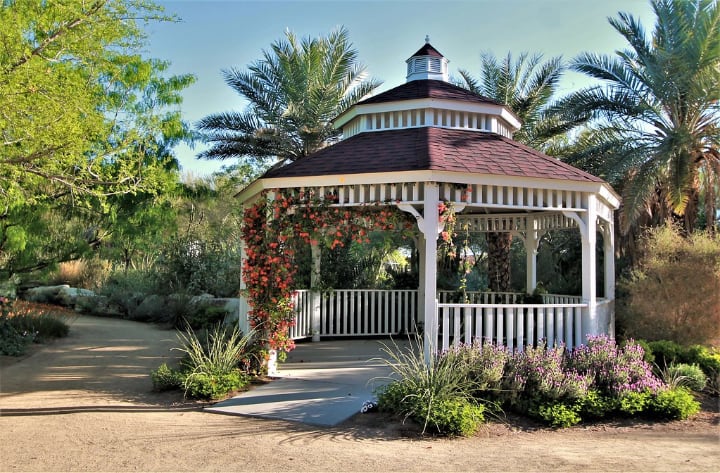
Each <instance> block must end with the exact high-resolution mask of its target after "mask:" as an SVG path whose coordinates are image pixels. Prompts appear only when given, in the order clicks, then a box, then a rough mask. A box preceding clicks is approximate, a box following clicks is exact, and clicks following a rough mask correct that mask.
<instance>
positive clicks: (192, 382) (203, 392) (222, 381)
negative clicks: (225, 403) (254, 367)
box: [185, 370, 250, 399]
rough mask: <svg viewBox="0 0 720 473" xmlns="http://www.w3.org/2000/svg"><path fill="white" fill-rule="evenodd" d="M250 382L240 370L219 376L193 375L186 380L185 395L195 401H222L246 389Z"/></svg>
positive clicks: (218, 374)
mask: <svg viewBox="0 0 720 473" xmlns="http://www.w3.org/2000/svg"><path fill="white" fill-rule="evenodd" d="M249 382H250V378H249V377H248V375H247V374H246V373H243V372H242V371H240V370H233V371H230V372H227V373H217V374H213V373H193V374H189V375H188V376H187V378H186V379H185V394H186V395H187V396H188V397H190V398H193V399H220V398H222V397H224V396H226V395H227V394H228V393H231V392H233V391H237V390H239V389H242V388H244V387H245V386H247V385H248V383H249Z"/></svg>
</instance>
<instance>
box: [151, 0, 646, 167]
mask: <svg viewBox="0 0 720 473" xmlns="http://www.w3.org/2000/svg"><path fill="white" fill-rule="evenodd" d="M159 3H160V4H161V5H163V6H164V7H165V8H166V11H167V13H174V14H177V15H178V16H179V17H180V18H181V21H180V22H179V23H166V24H152V25H150V26H149V27H148V28H147V31H148V33H149V48H148V51H147V54H148V56H151V57H155V58H160V59H165V60H169V61H170V62H171V63H172V66H171V69H170V72H171V73H174V74H181V73H182V74H184V73H192V74H195V75H196V76H197V82H196V83H195V84H194V85H193V86H191V87H190V88H188V89H187V90H186V92H185V94H184V104H183V106H182V110H183V116H184V119H185V120H187V121H189V122H192V123H194V122H196V121H197V120H199V119H201V118H202V117H204V116H206V115H209V114H211V113H216V112H221V111H229V110H242V109H244V108H245V106H246V104H245V102H244V101H243V100H242V99H241V98H240V96H238V95H237V94H236V93H235V92H234V91H233V90H232V89H231V88H230V87H228V86H227V85H226V84H225V83H224V82H223V80H222V75H221V70H222V69H227V68H230V67H239V68H244V67H246V66H247V65H248V64H250V63H251V62H253V61H255V60H256V59H259V58H260V57H261V55H262V50H263V49H267V48H268V47H269V46H270V44H271V43H272V42H274V41H275V40H277V39H279V38H281V37H283V35H284V31H285V30H286V29H290V30H291V31H293V32H294V33H295V34H297V35H298V36H302V37H305V36H313V37H315V36H319V35H326V34H327V33H328V32H330V31H331V30H332V29H333V28H335V27H336V26H340V25H343V26H345V27H346V28H347V29H348V30H349V32H350V37H351V39H352V41H353V44H354V46H355V48H356V49H357V50H358V52H359V58H360V61H361V62H363V63H364V64H365V65H366V66H367V70H368V72H369V73H370V74H371V75H372V76H373V77H376V78H378V79H380V80H382V81H384V83H383V85H382V86H381V88H380V89H379V90H380V91H382V90H387V89H390V88H392V87H395V86H398V85H400V84H402V83H403V82H404V81H405V72H406V71H405V60H406V59H407V58H408V57H409V56H410V55H412V54H413V53H414V52H415V51H416V50H417V49H418V48H420V47H421V46H422V45H423V44H424V39H425V35H430V41H431V43H432V45H433V46H435V48H437V49H438V50H439V51H440V52H441V53H442V54H443V55H444V56H445V57H446V58H448V59H449V61H450V74H451V75H453V74H455V75H457V71H458V69H467V70H469V71H470V72H471V73H474V74H477V71H478V70H479V64H480V53H481V52H483V51H490V52H492V53H493V54H495V55H497V56H504V55H506V54H507V52H508V51H510V52H512V53H513V55H514V56H516V55H517V54H518V53H520V52H522V51H529V52H532V53H534V52H539V53H542V54H543V55H544V56H545V57H546V58H549V57H552V56H556V55H562V56H563V57H564V58H565V59H570V58H572V57H574V56H576V55H577V54H579V53H581V52H583V51H594V52H598V53H603V54H612V53H613V52H614V51H615V50H617V49H624V48H625V47H626V45H625V43H624V42H623V40H622V37H621V36H620V35H619V34H618V33H617V32H615V30H614V29H613V28H612V27H611V26H610V24H609V23H608V22H607V18H608V17H610V16H612V17H614V16H616V15H617V12H619V11H624V12H628V13H631V14H633V15H634V16H636V17H638V18H640V20H641V21H642V23H643V25H644V26H645V28H646V30H647V31H652V27H653V24H654V16H653V14H652V10H651V7H650V5H649V2H648V1H646V0H474V1H473V0H466V1H455V0H445V1H418V0H412V1H411V0H390V1H379V0H376V1H373V0H364V1H346V0H335V1H331V0H326V1H308V0H296V1H274V0H267V1H250V0H234V1H233V0H225V1H201V0H169V1H162V2H159ZM586 84H587V82H586V80H585V79H584V78H583V77H582V76H579V75H577V74H567V75H566V78H565V79H564V81H563V83H562V91H561V93H562V94H564V93H567V92H569V91H570V90H573V89H575V88H578V87H581V86H583V85H586ZM202 147H203V145H202V144H199V145H198V146H197V147H196V148H195V150H191V149H189V148H187V147H185V146H180V147H178V148H177V149H176V153H177V155H178V157H179V159H180V163H181V165H182V168H183V170H184V171H188V172H191V173H193V174H195V175H205V174H210V173H212V172H214V171H216V170H218V169H219V168H220V166H221V163H219V162H214V161H199V160H196V159H195V155H196V154H197V152H198V151H199V150H200V149H203V148H202Z"/></svg>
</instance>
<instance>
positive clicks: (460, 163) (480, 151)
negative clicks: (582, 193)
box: [263, 127, 603, 182]
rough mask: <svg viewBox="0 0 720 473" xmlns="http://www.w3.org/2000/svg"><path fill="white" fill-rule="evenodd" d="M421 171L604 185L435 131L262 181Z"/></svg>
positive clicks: (467, 136) (528, 155)
mask: <svg viewBox="0 0 720 473" xmlns="http://www.w3.org/2000/svg"><path fill="white" fill-rule="evenodd" d="M424 170H436V171H451V172H462V173H472V174H488V175H497V176H517V177H535V178H542V179H559V180H569V181H579V182H603V180H602V179H600V178H598V177H595V176H593V175H591V174H588V173H586V172H584V171H581V170H579V169H577V168H574V167H572V166H570V165H569V164H566V163H563V162H562V161H559V160H557V159H555V158H552V157H550V156H547V155H545V154H543V153H540V152H539V151H536V150H534V149H532V148H529V147H527V146H525V145H523V144H520V143H518V142H516V141H513V140H511V139H509V138H505V137H503V136H501V135H497V134H494V133H487V132H478V131H466V130H452V129H446V128H434V127H423V128H409V129H401V130H387V131H377V132H366V133H360V134H358V135H355V136H352V137H350V138H348V139H347V140H344V141H341V142H339V143H337V144H335V145H333V146H329V147H327V148H325V149H322V150H320V151H318V152H316V153H313V154H311V155H309V156H307V157H305V158H302V159H300V160H298V161H295V162H293V163H290V164H288V165H286V166H283V167H280V168H277V169H272V170H270V171H268V172H267V173H265V175H264V176H263V177H265V178H283V177H302V176H308V177H309V176H327V175H341V174H361V173H386V172H399V171H424Z"/></svg>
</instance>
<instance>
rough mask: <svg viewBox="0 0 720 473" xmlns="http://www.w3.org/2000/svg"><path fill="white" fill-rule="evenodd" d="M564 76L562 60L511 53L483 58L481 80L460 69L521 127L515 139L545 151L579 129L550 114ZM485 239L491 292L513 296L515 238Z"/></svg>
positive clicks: (474, 87)
mask: <svg viewBox="0 0 720 473" xmlns="http://www.w3.org/2000/svg"><path fill="white" fill-rule="evenodd" d="M562 72H563V64H562V59H561V58H560V57H553V58H551V59H550V60H548V61H546V62H542V55H541V54H534V55H530V54H529V53H527V52H523V53H521V54H520V55H519V56H518V58H517V59H516V60H513V58H512V55H511V54H510V53H508V55H507V56H505V57H504V58H502V59H499V58H497V57H495V56H494V55H493V54H491V53H483V54H482V62H481V67H480V78H479V79H476V78H474V77H473V76H472V75H471V74H470V73H469V72H468V71H466V70H461V71H460V76H461V78H462V81H461V82H460V85H461V86H463V87H465V88H467V89H469V90H471V91H473V92H475V93H477V94H480V95H484V96H486V97H489V98H492V99H494V100H497V101H499V102H502V103H504V104H505V105H507V106H508V107H509V108H510V109H511V110H512V111H513V112H514V113H515V114H516V115H517V117H518V118H519V119H520V121H521V122H522V127H521V128H520V130H518V131H517V132H516V133H515V134H514V136H513V138H514V139H515V140H517V141H520V142H522V143H525V144H526V145H528V146H531V147H533V148H535V149H539V150H545V151H547V150H549V149H551V148H552V147H554V146H557V145H558V143H559V142H562V141H563V140H564V137H565V133H566V132H567V131H568V130H569V129H572V128H573V127H574V126H576V125H577V123H576V122H574V121H572V122H567V121H565V120H564V119H563V118H562V117H561V116H560V115H559V114H558V113H551V112H550V111H549V110H550V109H551V106H552V100H553V97H554V95H555V93H556V91H557V87H558V83H559V81H560V78H561V76H562ZM486 238H487V251H488V259H487V262H488V279H489V283H490V290H492V291H499V292H505V291H509V290H510V289H511V288H510V285H511V255H510V251H511V246H512V235H511V234H509V233H496V232H490V233H487V234H486Z"/></svg>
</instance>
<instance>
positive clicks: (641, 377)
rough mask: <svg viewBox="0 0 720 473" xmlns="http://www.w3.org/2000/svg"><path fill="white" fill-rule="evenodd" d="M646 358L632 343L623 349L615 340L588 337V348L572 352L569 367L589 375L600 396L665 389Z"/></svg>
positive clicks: (580, 347)
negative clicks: (644, 359) (644, 358)
mask: <svg viewBox="0 0 720 473" xmlns="http://www.w3.org/2000/svg"><path fill="white" fill-rule="evenodd" d="M643 357H644V351H643V349H642V347H641V346H640V345H637V344H635V343H633V342H632V341H629V342H628V343H626V344H625V345H624V346H623V347H622V348H620V347H618V346H617V345H616V343H615V341H614V340H612V339H610V338H609V337H607V336H605V335H602V336H597V337H588V342H587V344H586V345H581V346H579V347H578V348H576V349H575V350H574V351H573V353H572V356H571V357H570V358H569V365H570V366H571V367H572V368H574V369H576V370H577V371H578V372H579V373H581V374H585V375H588V376H590V377H591V378H592V385H593V388H594V389H597V390H598V391H599V392H600V394H602V395H605V396H609V397H618V396H621V395H622V394H624V393H626V392H636V393H639V392H643V391H646V390H649V391H653V392H654V391H656V390H658V389H660V388H661V387H662V386H663V385H662V382H661V381H660V380H659V379H657V377H656V376H655V375H654V374H653V372H652V369H651V367H650V365H649V364H648V363H646V362H645V361H643Z"/></svg>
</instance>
